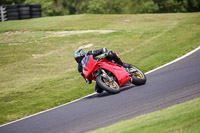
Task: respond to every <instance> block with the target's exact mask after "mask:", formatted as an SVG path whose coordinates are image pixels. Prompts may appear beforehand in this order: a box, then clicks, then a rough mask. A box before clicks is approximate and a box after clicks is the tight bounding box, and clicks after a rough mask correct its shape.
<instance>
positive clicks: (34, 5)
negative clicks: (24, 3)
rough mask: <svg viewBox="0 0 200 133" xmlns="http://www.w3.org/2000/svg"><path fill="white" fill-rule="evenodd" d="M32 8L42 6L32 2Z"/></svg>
mask: <svg viewBox="0 0 200 133" xmlns="http://www.w3.org/2000/svg"><path fill="white" fill-rule="evenodd" d="M30 7H31V8H41V7H42V6H41V5H40V4H32V5H30Z"/></svg>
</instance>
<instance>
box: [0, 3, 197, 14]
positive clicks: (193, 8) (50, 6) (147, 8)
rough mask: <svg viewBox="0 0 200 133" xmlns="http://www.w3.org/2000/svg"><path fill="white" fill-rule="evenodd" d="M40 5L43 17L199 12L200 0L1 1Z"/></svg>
mask: <svg viewBox="0 0 200 133" xmlns="http://www.w3.org/2000/svg"><path fill="white" fill-rule="evenodd" d="M22 3H30V4H41V5H42V9H43V15H44V16H57V15H70V14H84V13H89V14H136V13H176V12H199V11H200V0H1V1H0V5H6V4H22Z"/></svg>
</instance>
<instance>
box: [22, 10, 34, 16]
mask: <svg viewBox="0 0 200 133" xmlns="http://www.w3.org/2000/svg"><path fill="white" fill-rule="evenodd" d="M30 14H31V13H30V11H21V12H19V15H20V16H25V15H30Z"/></svg>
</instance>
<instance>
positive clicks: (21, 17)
mask: <svg viewBox="0 0 200 133" xmlns="http://www.w3.org/2000/svg"><path fill="white" fill-rule="evenodd" d="M29 18H31V15H24V16H19V19H29Z"/></svg>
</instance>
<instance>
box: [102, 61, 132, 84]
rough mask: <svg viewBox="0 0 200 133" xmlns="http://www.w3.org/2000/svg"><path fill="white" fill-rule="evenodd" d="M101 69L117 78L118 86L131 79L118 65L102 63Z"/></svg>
mask: <svg viewBox="0 0 200 133" xmlns="http://www.w3.org/2000/svg"><path fill="white" fill-rule="evenodd" d="M101 68H104V69H106V70H109V71H110V72H112V73H113V74H114V75H115V76H116V77H117V79H118V82H119V85H120V86H122V85H123V84H124V83H126V82H127V81H129V80H130V79H131V78H130V74H129V73H128V72H127V71H126V70H125V69H124V68H123V67H122V66H120V65H117V64H114V63H111V62H102V66H101Z"/></svg>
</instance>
